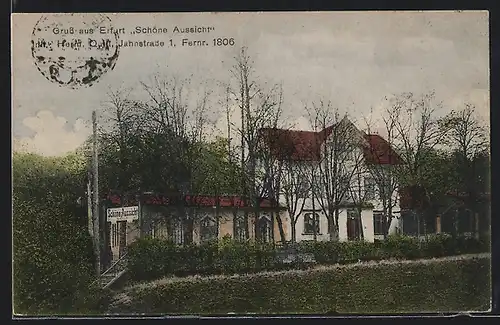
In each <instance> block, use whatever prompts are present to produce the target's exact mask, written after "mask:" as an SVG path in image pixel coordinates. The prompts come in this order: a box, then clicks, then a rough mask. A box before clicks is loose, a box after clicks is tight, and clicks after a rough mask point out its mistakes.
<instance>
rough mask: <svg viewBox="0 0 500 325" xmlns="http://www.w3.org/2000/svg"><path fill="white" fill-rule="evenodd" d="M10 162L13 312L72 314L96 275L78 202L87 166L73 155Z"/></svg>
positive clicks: (18, 158) (16, 155)
mask: <svg viewBox="0 0 500 325" xmlns="http://www.w3.org/2000/svg"><path fill="white" fill-rule="evenodd" d="M12 164H13V168H12V172H13V184H12V187H13V189H12V192H13V204H12V208H13V209H12V210H13V211H12V219H13V220H12V221H13V225H12V226H13V234H12V235H13V294H14V295H13V304H14V312H15V313H16V314H30V315H41V314H54V313H57V314H59V313H65V314H66V313H71V312H74V311H75V306H77V305H78V304H79V301H81V299H83V295H84V293H85V292H86V291H87V290H88V286H89V285H90V283H91V282H92V281H93V280H94V272H95V271H94V270H95V268H94V265H93V264H94V253H93V248H92V240H91V237H90V235H89V234H88V220H87V215H86V209H85V207H82V206H78V205H77V203H76V200H77V198H78V197H81V196H84V194H85V193H84V190H83V189H84V188H85V187H84V185H85V177H84V176H85V174H86V170H85V166H84V165H82V159H81V157H79V156H74V155H70V156H66V157H57V158H46V157H41V156H38V155H35V154H19V153H14V156H13V160H12ZM93 296H94V295H93V294H90V295H89V297H88V298H89V299H88V300H87V301H90V298H91V297H93Z"/></svg>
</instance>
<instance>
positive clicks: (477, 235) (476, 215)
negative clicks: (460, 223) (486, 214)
mask: <svg viewBox="0 0 500 325" xmlns="http://www.w3.org/2000/svg"><path fill="white" fill-rule="evenodd" d="M474 221H475V223H476V224H475V228H476V229H475V230H476V234H475V235H476V239H479V213H477V212H476V213H474Z"/></svg>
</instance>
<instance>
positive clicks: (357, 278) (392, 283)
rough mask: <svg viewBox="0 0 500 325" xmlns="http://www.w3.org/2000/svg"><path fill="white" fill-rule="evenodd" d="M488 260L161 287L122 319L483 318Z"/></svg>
mask: <svg viewBox="0 0 500 325" xmlns="http://www.w3.org/2000/svg"><path fill="white" fill-rule="evenodd" d="M490 292H491V291H490V259H489V258H480V259H473V258H470V257H468V258H454V260H437V261H432V262H420V261H415V262H412V263H398V262H392V263H386V264H376V265H368V266H366V265H359V264H358V265H354V266H346V267H337V266H331V267H326V268H322V269H315V270H307V271H285V272H282V273H267V274H266V273H260V274H253V275H252V274H250V275H242V276H239V277H227V276H217V277H208V278H196V277H195V278H186V279H179V280H172V281H168V280H165V281H164V280H159V281H157V282H153V283H150V284H143V285H137V286H134V287H130V288H128V289H127V290H126V291H125V293H126V295H127V296H129V297H130V298H131V302H130V303H127V305H126V306H125V305H122V306H120V305H119V304H118V305H115V307H114V308H115V309H114V310H112V312H116V313H123V312H130V313H153V314H154V313H161V314H176V313H180V314H183V313H190V314H198V313H202V314H203V313H210V314H215V313H217V314H223V313H224V314H225V313H228V312H236V313H245V312H255V313H273V314H274V313H326V312H332V311H334V312H338V313H400V312H426V311H428V312H456V311H460V310H486V309H488V308H489V303H490Z"/></svg>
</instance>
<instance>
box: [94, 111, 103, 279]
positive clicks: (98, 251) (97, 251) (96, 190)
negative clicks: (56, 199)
mask: <svg viewBox="0 0 500 325" xmlns="http://www.w3.org/2000/svg"><path fill="white" fill-rule="evenodd" d="M92 129H93V137H92V140H93V166H92V167H93V173H92V176H93V181H94V184H93V186H94V189H93V194H94V195H93V198H94V202H93V203H94V207H93V211H92V217H93V223H94V229H93V230H94V231H93V232H94V250H95V259H96V265H95V267H96V274H97V275H100V274H101V244H100V229H99V228H100V227H99V223H100V218H99V155H98V149H97V140H98V139H97V113H96V111H93V112H92Z"/></svg>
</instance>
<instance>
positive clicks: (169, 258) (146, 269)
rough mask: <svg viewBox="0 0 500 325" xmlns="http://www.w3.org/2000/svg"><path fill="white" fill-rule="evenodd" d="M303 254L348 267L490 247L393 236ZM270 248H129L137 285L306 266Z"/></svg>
mask: <svg viewBox="0 0 500 325" xmlns="http://www.w3.org/2000/svg"><path fill="white" fill-rule="evenodd" d="M295 249H296V251H297V252H298V253H309V254H313V255H314V257H315V259H316V262H317V263H318V264H325V265H328V264H337V263H338V264H346V263H352V262H357V261H369V260H381V259H391V258H396V259H415V258H425V257H441V256H450V255H458V254H465V253H479V252H485V251H488V249H489V243H486V242H484V241H482V240H478V239H475V238H467V237H457V238H452V237H451V236H446V235H435V236H429V237H428V238H427V239H426V240H425V241H419V240H418V239H416V238H412V237H402V236H397V237H389V238H388V239H387V240H385V241H381V242H375V243H369V242H364V241H356V242H301V243H298V244H296V245H295ZM277 252H278V249H276V248H275V247H273V246H272V245H270V244H258V243H254V242H236V241H233V240H230V239H227V238H225V239H223V240H222V241H220V242H212V243H208V244H203V245H188V246H177V245H175V244H173V243H172V242H169V241H166V240H160V239H153V238H144V239H141V240H138V241H136V242H134V243H133V244H132V245H131V246H130V247H129V262H128V267H129V271H130V277H131V280H132V281H142V280H152V279H157V278H160V277H164V276H169V275H176V276H185V275H192V274H202V275H209V274H239V273H253V272H260V271H271V270H283V269H287V268H303V267H305V265H300V263H295V264H292V265H285V264H283V263H281V262H280V261H279V260H278V259H277V258H276V256H277Z"/></svg>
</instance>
